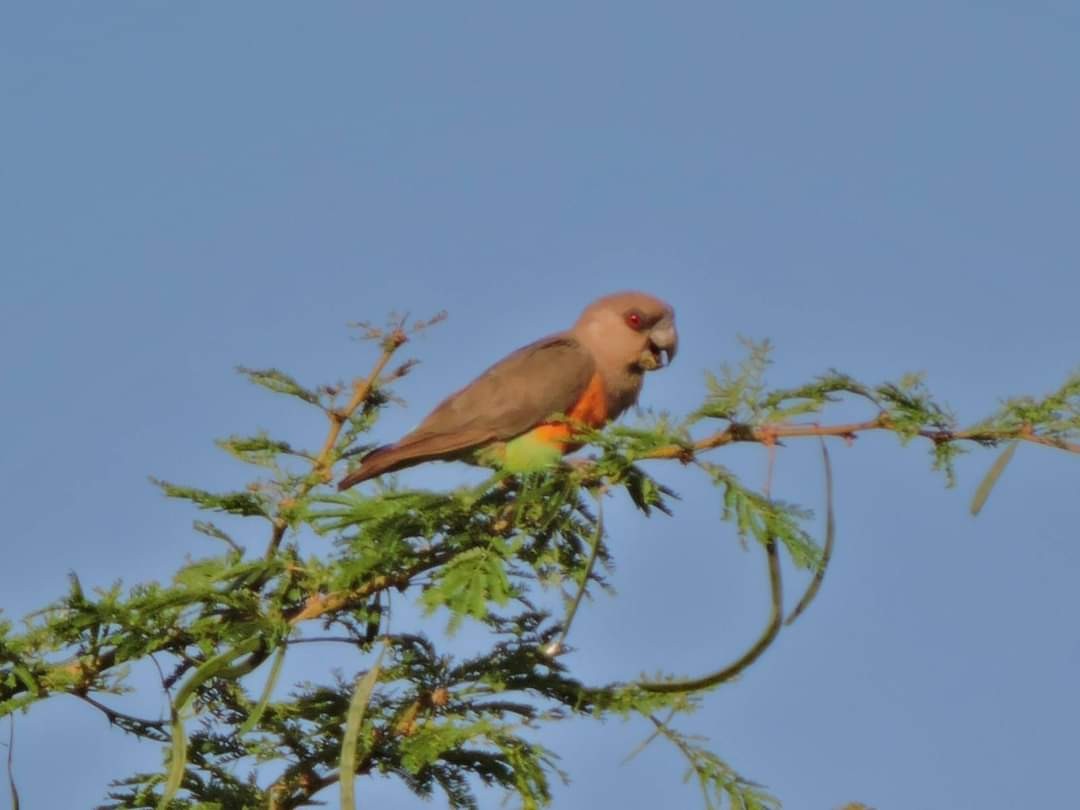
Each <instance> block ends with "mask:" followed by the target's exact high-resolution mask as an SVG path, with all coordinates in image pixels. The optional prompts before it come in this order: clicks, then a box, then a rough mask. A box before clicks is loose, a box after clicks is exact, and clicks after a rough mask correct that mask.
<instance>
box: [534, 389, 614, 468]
mask: <svg viewBox="0 0 1080 810" xmlns="http://www.w3.org/2000/svg"><path fill="white" fill-rule="evenodd" d="M566 415H567V416H569V417H570V418H571V419H573V420H574V421H576V422H582V423H584V424H586V425H588V426H589V427H593V428H599V427H603V426H604V425H605V424H607V416H608V411H607V396H606V395H605V393H604V379H603V377H601V376H600V375H599V374H594V375H593V378H592V379H591V380H589V385H588V387H586V389H585V392H584V393H583V394H582V395H581V398H580V399H579V400H578V401H577V402H575V403H574V405H573V406H572V407H571V408H570V410H569V411H568V412H567V414H566ZM530 433H531V435H532V436H533V437H534V438H536V439H538V440H539V441H541V442H544V443H545V444H553V445H557V446H558V447H559V449H560V451H561V452H563V453H572V452H574V451H575V450H577V449H578V448H579V447H581V443H580V442H577V443H575V442H572V441H569V439H570V438H571V437H572V435H573V429H572V428H571V426H570V425H567V424H561V423H558V422H554V423H553V422H543V423H541V424H540V425H538V426H537V427H535V428H533V430H531V431H530Z"/></svg>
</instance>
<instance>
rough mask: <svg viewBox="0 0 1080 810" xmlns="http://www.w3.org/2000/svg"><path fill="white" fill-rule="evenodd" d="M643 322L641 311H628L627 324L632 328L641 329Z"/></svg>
mask: <svg viewBox="0 0 1080 810" xmlns="http://www.w3.org/2000/svg"><path fill="white" fill-rule="evenodd" d="M641 324H642V320H641V313H640V312H627V313H626V325H627V326H629V327H630V328H631V329H640V328H641Z"/></svg>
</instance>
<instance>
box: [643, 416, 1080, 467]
mask: <svg viewBox="0 0 1080 810" xmlns="http://www.w3.org/2000/svg"><path fill="white" fill-rule="evenodd" d="M869 430H890V431H892V430H895V428H894V427H893V426H892V425H891V424H890V423H889V420H888V418H887V416H886V415H885V414H882V415H880V416H878V417H877V418H875V419H869V420H867V421H865V422H849V423H847V424H841V425H803V424H792V423H786V424H770V425H763V426H760V427H758V426H754V425H747V424H743V423H736V424H732V425H729V426H728V427H727V428H725V429H724V430H721V431H719V432H717V433H714V434H713V435H711V436H708V437H706V438H704V439H700V440H698V441H696V442H694V443H693V444H692V445H690V446H689V447H685V446H682V445H674V444H673V445H667V446H666V447H658V448H656V449H655V450H652V451H650V452H648V453H645V454H643V455H642V456H641V458H649V459H679V460H684V461H685V460H689V459H690V458H693V456H694V455H695V454H697V453H701V452H704V451H706V450H713V449H715V448H717V447H723V446H725V445H728V444H734V443H736V442H760V443H762V444H766V443H768V442H769V441H770V440H776V439H785V438H795V437H801V436H839V437H841V438H844V439H854V438H855V436H856V435H857V434H859V433H865V432H866V431H869ZM916 435H917V436H920V437H922V438H924V439H927V440H929V441H931V442H934V443H935V444H944V443H946V442H957V441H967V442H979V443H988V442H994V443H997V442H1002V441H1009V440H1012V439H1015V440H1018V441H1025V442H1032V443H1034V444H1039V445H1042V446H1044V447H1055V448H1057V449H1059V450H1066V451H1068V452H1070V453H1080V444H1077V443H1075V442H1067V441H1065V440H1064V439H1055V438H1050V437H1047V436H1040V435H1039V434H1037V433H1035V432H1034V431H1033V430H1032V429H1031V428H1030V427H1029V426H1020V427H1017V428H1010V429H1007V430H1006V429H1000V430H920V431H918V432H917V434H916Z"/></svg>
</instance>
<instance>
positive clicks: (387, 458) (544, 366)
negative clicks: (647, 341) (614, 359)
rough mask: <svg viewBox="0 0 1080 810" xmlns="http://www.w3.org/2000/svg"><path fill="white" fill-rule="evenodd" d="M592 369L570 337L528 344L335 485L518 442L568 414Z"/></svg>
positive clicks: (587, 355) (588, 357) (343, 485)
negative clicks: (541, 425) (491, 445)
mask: <svg viewBox="0 0 1080 810" xmlns="http://www.w3.org/2000/svg"><path fill="white" fill-rule="evenodd" d="M595 370H596V364H595V363H594V361H593V358H592V355H591V354H590V353H589V351H588V350H587V349H586V348H585V347H584V346H582V345H581V344H580V343H579V342H578V341H577V340H576V339H574V338H573V337H571V336H570V335H566V334H560V335H553V336H551V337H547V338H543V339H541V340H538V341H536V342H535V343H530V344H529V345H528V346H525V347H523V348H521V349H518V350H517V351H516V352H514V353H513V354H511V355H509V356H507V357H505V358H504V359H502V360H500V361H499V362H498V363H496V364H495V365H493V366H492V367H491V368H489V369H488V370H487V371H485V372H484V373H483V374H481V375H480V376H479V377H477V378H476V379H475V380H473V381H472V382H471V383H469V384H468V385H467V386H465V387H464V388H462V389H461V390H460V391H457V392H456V393H453V394H451V395H450V396H449V397H447V398H446V399H445V400H443V401H442V402H441V403H440V404H439V405H438V406H437V407H436V408H435V410H433V411H432V412H431V413H430V414H428V416H427V418H425V419H424V421H423V422H421V423H420V425H419V427H417V428H416V429H415V430H413V431H412V432H411V433H408V434H406V435H405V436H404V437H402V439H401V440H400V441H398V442H395V443H394V444H391V445H386V446H385V447H380V448H378V449H376V450H373V451H372V452H371V453H369V454H368V455H367V456H365V457H364V459H363V465H362V466H361V468H360V469H358V470H355V471H354V472H352V473H351V474H350V475H348V476H347V477H346V478H345V479H343V480H342V481H341V483H340V484H339V485H338V486H339V488H341V489H345V488H347V487H350V486H352V485H353V484H355V483H358V482H360V481H364V480H366V479H368V478H373V477H375V476H376V475H381V474H382V473H384V472H390V471H392V470H398V469H401V468H403V467H409V466H412V465H413V464H419V463H421V462H423V461H427V460H430V459H436V458H453V457H454V456H457V455H461V454H462V453H465V452H467V451H468V450H471V449H473V448H476V447H481V446H483V445H486V444H489V443H491V442H495V441H506V440H509V439H512V438H514V437H515V436H520V435H521V434H522V433H525V432H527V431H529V430H531V429H532V428H534V427H535V426H536V425H537V424H539V423H540V422H543V421H544V420H545V419H547V418H548V417H550V416H552V415H553V414H556V413H566V412H567V411H569V410H570V408H571V407H573V405H574V404H575V403H576V402H577V401H578V399H580V398H581V395H582V394H583V393H584V392H585V389H586V388H587V387H588V385H589V381H590V380H591V379H592V376H593V374H594V373H595Z"/></svg>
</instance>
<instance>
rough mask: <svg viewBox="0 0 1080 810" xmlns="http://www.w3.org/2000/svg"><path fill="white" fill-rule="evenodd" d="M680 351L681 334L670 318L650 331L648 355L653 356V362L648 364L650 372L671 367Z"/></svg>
mask: <svg viewBox="0 0 1080 810" xmlns="http://www.w3.org/2000/svg"><path fill="white" fill-rule="evenodd" d="M678 349H679V333H678V332H676V331H675V321H674V320H672V319H671V318H670V317H669V318H664V319H663V320H661V321H660V322H659V323H658V324H656V326H654V327H653V328H652V329H650V330H649V343H648V348H647V353H648V354H651V355H652V362H651V363H648V364H647V365H648V367H649V370H650V371H652V370H654V369H657V368H661V367H662V366H667V365H670V364H671V361H672V360H674V359H675V353H676V352H677V351H678ZM661 355H663V358H662V359H661ZM643 365H645V364H643Z"/></svg>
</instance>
